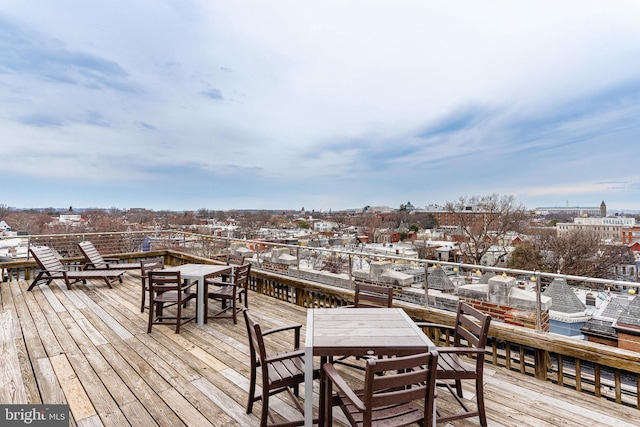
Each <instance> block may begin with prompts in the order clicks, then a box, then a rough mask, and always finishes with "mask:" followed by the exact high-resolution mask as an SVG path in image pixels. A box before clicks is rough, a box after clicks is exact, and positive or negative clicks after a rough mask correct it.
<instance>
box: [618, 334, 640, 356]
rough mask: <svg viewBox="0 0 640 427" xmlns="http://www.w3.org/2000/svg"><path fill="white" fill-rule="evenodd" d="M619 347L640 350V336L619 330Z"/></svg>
mask: <svg viewBox="0 0 640 427" xmlns="http://www.w3.org/2000/svg"><path fill="white" fill-rule="evenodd" d="M618 348H624V349H625V350H631V351H637V352H640V336H637V335H629V334H625V333H624V332H621V331H618Z"/></svg>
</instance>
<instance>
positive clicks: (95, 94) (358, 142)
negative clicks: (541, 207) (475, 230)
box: [0, 0, 640, 209]
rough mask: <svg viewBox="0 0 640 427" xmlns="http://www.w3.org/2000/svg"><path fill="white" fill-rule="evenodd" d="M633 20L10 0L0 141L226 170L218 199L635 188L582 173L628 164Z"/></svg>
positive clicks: (582, 9)
mask: <svg viewBox="0 0 640 427" xmlns="http://www.w3.org/2000/svg"><path fill="white" fill-rule="evenodd" d="M639 18H640V4H638V3H637V2H634V1H618V2H613V3H608V4H604V3H602V2H584V1H566V2H561V3H558V2H550V1H542V2H503V1H490V2H480V3H478V2H472V1H463V2H455V3H451V2H423V1H407V2H391V1H371V2H355V1H329V2H327V1H305V2H300V1H275V2H259V1H238V2H209V1H204V0H202V1H189V2H184V1H164V2H157V1H151V0H147V1H142V2H134V3H131V2H124V1H120V0H116V1H109V2H107V1H102V2H92V3H91V4H88V3H87V4H85V3H83V2H76V1H71V0H66V1H64V0H63V1H60V2H55V3H51V2H47V1H43V0H41V1H31V2H22V1H17V0H14V1H9V2H7V4H6V6H5V7H4V10H3V12H2V13H1V14H0V20H1V22H3V23H5V24H6V25H3V28H4V31H3V30H0V47H3V49H2V50H3V51H4V52H5V53H4V54H3V53H0V105H2V108H0V123H1V124H2V126H3V129H5V135H7V140H8V142H6V143H5V145H4V147H3V149H4V150H5V152H6V153H7V155H9V156H11V158H12V159H13V162H12V165H13V166H10V167H11V171H12V173H14V174H15V177H16V178H15V179H16V181H15V183H17V182H19V180H20V179H23V180H24V178H25V177H26V178H28V179H26V180H24V181H23V182H39V180H45V181H47V180H48V179H49V178H50V177H52V176H53V177H59V178H60V179H64V180H66V182H70V183H73V182H78V181H81V180H86V177H87V176H90V181H91V182H100V183H104V184H103V185H110V182H111V181H113V182H115V184H114V186H119V185H120V184H118V183H120V182H123V183H128V184H129V187H130V188H135V187H136V185H137V184H138V183H139V185H140V186H141V187H142V186H145V185H146V183H147V182H148V180H150V179H153V180H157V181H158V183H157V184H158V185H156V186H155V188H157V189H161V188H163V187H166V185H167V184H165V183H170V182H172V183H176V182H179V183H184V185H188V186H191V187H193V188H200V189H201V190H200V191H201V192H202V194H203V197H202V200H210V198H208V197H209V193H208V192H210V191H213V190H211V187H207V186H206V185H204V183H203V182H207V181H208V182H215V181H216V180H222V181H224V184H225V186H226V187H230V188H232V189H235V191H236V192H237V193H240V194H242V197H241V198H237V197H232V196H230V195H225V196H224V197H225V198H224V199H223V198H221V197H218V198H217V199H214V200H216V201H217V202H219V203H221V204H225V207H226V208H234V207H236V208H240V207H260V206H259V205H252V203H251V202H252V200H255V202H256V203H258V204H261V203H267V202H265V200H269V202H268V203H269V204H275V205H279V206H282V207H298V204H300V203H298V201H299V200H300V199H301V198H304V197H309V199H310V200H309V201H310V202H317V203H325V202H327V201H335V203H340V204H341V205H339V206H338V205H336V206H318V208H324V209H329V208H333V209H339V208H344V207H350V206H351V205H365V204H371V201H370V199H371V198H374V197H376V198H379V199H378V200H382V204H391V205H393V204H394V203H404V202H406V200H411V201H412V203H413V204H414V205H417V206H420V205H426V204H428V203H432V202H433V203H442V202H444V201H446V200H449V199H454V198H457V196H459V195H461V194H470V192H472V193H487V194H490V193H494V192H496V191H498V190H500V191H504V192H510V193H513V194H516V195H517V196H518V197H522V198H523V200H524V202H525V203H538V201H539V200H541V198H544V197H549V198H552V197H554V196H559V197H564V196H565V195H571V193H575V194H576V195H583V197H584V198H585V200H586V199H588V198H589V197H593V198H594V199H595V201H594V202H592V203H590V204H593V203H595V202H596V201H600V200H601V199H606V197H607V195H608V194H613V193H614V192H615V194H616V195H617V194H618V193H620V194H627V199H628V200H629V203H632V202H633V201H634V200H637V199H638V187H637V185H636V186H629V187H626V188H624V189H622V190H621V189H619V188H617V187H614V188H611V187H610V186H607V185H602V184H592V183H591V182H592V180H593V177H594V176H598V177H603V178H606V179H610V180H612V181H615V180H618V181H627V180H629V178H628V177H627V176H626V175H627V173H626V172H625V169H627V168H625V167H621V165H624V164H625V162H627V161H628V159H629V158H633V157H634V155H635V156H636V157H637V149H635V148H634V147H636V145H634V144H636V141H637V139H638V134H639V127H638V124H636V122H637V120H635V117H637V114H638V112H639V111H638V110H639V104H638V101H639V100H640V55H639V53H640V26H638V25H637V22H639V21H640V19H639ZM25 46H28V47H29V48H28V49H24V47H25ZM17 47H22V48H21V49H13V50H11V48H17ZM7 52H11V54H9V53H7ZM27 54H28V55H27ZM25 147H28V149H25ZM34 153H36V154H37V155H35V154H34ZM123 156H124V157H125V158H127V161H123V160H122V157H123ZM43 157H47V158H48V159H49V160H48V161H47V162H46V165H47V168H43V167H42V158H43ZM523 165H524V166H523ZM530 165H534V166H535V169H536V171H537V173H536V174H533V173H532V172H530V171H529V170H528V169H529V167H528V166H530ZM181 168H182V169H183V170H187V172H186V173H183V174H180V170H181ZM174 174H178V175H174ZM239 176H244V177H246V179H242V180H238V177H239ZM505 176H507V178H506V179H505ZM229 177H234V179H230V178H229ZM249 178H252V179H253V180H254V181H258V182H259V185H251V184H252V183H251V180H250V179H249ZM12 179H13V178H12ZM190 179H191V180H197V181H198V182H193V183H189V180H190ZM200 181H202V182H200ZM323 182H325V183H331V185H327V186H326V188H323V187H322V185H319V184H318V183H323ZM424 182H428V183H429V189H428V190H423V189H422V188H421V186H422V183H424ZM286 183H291V184H290V185H287V184H286ZM585 183H587V184H585ZM9 184H13V181H10V182H9ZM10 187H16V188H17V186H16V185H13V186H10ZM311 188H312V189H313V190H312V192H313V194H311V190H309V189H311ZM355 189H357V190H355ZM150 191H157V193H158V195H157V197H158V198H160V197H162V193H161V191H159V190H154V189H152V190H150ZM264 191H271V192H272V196H271V197H266V198H265V197H264ZM301 191H309V192H310V194H308V195H301V194H300V192H301ZM130 193H131V194H130ZM358 193H360V195H359V194H358ZM67 194H68V192H64V193H63V194H62V195H61V196H60V197H61V199H65V197H68V196H67ZM121 194H122V196H121V197H122V200H123V202H122V205H125V204H129V202H128V201H127V200H128V199H127V198H131V197H135V192H131V190H129V189H127V188H126V187H122V191H121ZM7 197H8V198H9V199H8V200H7V201H8V204H15V205H22V204H24V203H29V204H31V203H34V201H33V200H31V199H28V201H25V199H21V195H20V194H19V192H18V191H17V190H16V191H15V192H12V191H11V190H10V191H9V192H8V193H7ZM149 197H151V196H149ZM52 199H53V200H55V197H54V196H53V195H52ZM11 200H21V202H20V203H18V202H13V203H12V202H11ZM239 200H242V203H246V205H245V206H233V203H240V202H239ZM385 200H386V202H385ZM175 203H176V206H175V208H176V209H181V208H198V207H202V206H198V205H193V204H194V203H197V201H194V200H192V199H186V198H185V199H180V196H177V198H176V201H175ZM621 203H622V201H621ZM50 204H54V203H53V202H52V203H50ZM60 204H61V205H66V204H69V203H68V202H67V201H66V199H65V200H64V201H63V200H61V201H60ZM90 204H91V205H93V206H97V205H101V203H100V199H98V198H96V199H95V200H91V202H90ZM118 204H119V203H117V200H116V201H110V203H109V206H112V205H118ZM183 204H184V205H183ZM344 204H346V205H344ZM378 204H379V203H378ZM540 204H547V203H540ZM74 205H78V203H77V202H74ZM187 205H188V206H187ZM150 207H153V206H150ZM212 207H214V206H212ZM305 207H308V208H309V209H311V208H313V206H312V205H310V204H309V203H306V204H305Z"/></svg>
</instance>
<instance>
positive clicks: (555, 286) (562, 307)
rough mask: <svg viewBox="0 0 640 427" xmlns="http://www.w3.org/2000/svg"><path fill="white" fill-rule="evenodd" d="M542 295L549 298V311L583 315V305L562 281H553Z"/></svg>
mask: <svg viewBox="0 0 640 427" xmlns="http://www.w3.org/2000/svg"><path fill="white" fill-rule="evenodd" d="M542 295H544V296H547V297H549V298H551V310H553V311H557V312H560V313H567V314H571V313H584V311H585V309H586V306H585V305H584V303H583V302H582V301H580V299H579V298H578V297H577V295H576V294H575V293H574V292H573V289H571V288H570V287H569V285H568V284H567V281H566V280H564V279H559V278H556V279H553V282H551V284H550V285H549V286H547V289H545V290H544V291H543V292H542Z"/></svg>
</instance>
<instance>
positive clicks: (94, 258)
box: [78, 241, 140, 270]
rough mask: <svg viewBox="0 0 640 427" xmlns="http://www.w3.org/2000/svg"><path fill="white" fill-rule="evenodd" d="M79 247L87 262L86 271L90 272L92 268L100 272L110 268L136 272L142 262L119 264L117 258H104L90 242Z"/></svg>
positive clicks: (79, 244) (80, 244) (82, 243)
mask: <svg viewBox="0 0 640 427" xmlns="http://www.w3.org/2000/svg"><path fill="white" fill-rule="evenodd" d="M78 247H79V248H80V252H82V255H84V258H85V260H86V262H85V264H84V270H88V269H90V268H95V269H98V270H105V269H108V268H116V269H118V270H135V269H137V268H140V262H132V263H122V264H118V259H117V258H103V257H102V255H100V252H98V250H97V249H96V247H95V246H94V245H93V243H91V242H89V241H84V242H80V243H78Z"/></svg>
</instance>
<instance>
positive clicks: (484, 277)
mask: <svg viewBox="0 0 640 427" xmlns="http://www.w3.org/2000/svg"><path fill="white" fill-rule="evenodd" d="M495 275H496V273H494V272H493V271H485V272H484V274H482V277H481V278H480V284H485V285H486V284H488V283H489V279H491V278H492V277H494V276H495Z"/></svg>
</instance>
